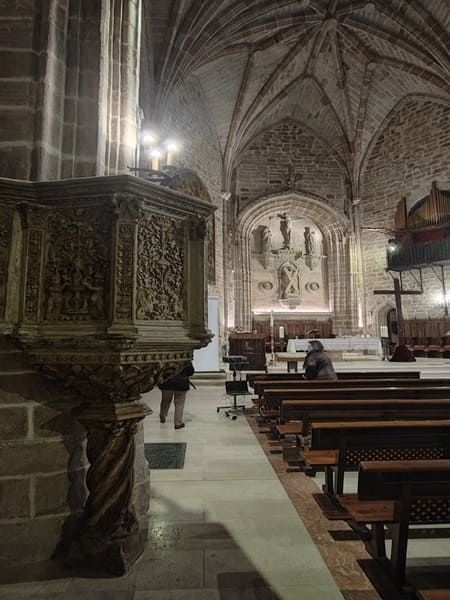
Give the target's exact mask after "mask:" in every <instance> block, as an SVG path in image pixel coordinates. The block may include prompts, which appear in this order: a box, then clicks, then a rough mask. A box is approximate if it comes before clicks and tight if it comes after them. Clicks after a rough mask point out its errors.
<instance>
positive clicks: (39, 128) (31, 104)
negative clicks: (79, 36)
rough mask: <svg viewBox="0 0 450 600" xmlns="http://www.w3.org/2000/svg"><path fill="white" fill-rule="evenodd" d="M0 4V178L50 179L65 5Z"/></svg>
mask: <svg viewBox="0 0 450 600" xmlns="http://www.w3.org/2000/svg"><path fill="white" fill-rule="evenodd" d="M39 4H40V5H41V8H40V12H39V14H38V15H37V14H36V13H35V11H36V3H35V2H31V1H27V2H9V1H8V0H1V1H0V34H1V38H2V49H1V50H0V105H1V107H2V120H1V126H0V175H1V176H3V177H11V178H15V179H44V178H45V179H55V178H57V177H58V176H59V168H60V156H59V152H60V139H61V129H62V114H63V100H64V82H65V75H66V69H65V57H66V49H65V27H66V22H67V14H68V5H69V0H62V1H61V2H60V1H58V2H57V1H56V0H48V1H46V2H41V3H39Z"/></svg>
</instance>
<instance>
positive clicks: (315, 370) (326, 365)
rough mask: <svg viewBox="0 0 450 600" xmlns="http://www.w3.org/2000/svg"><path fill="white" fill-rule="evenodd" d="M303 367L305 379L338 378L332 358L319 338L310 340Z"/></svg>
mask: <svg viewBox="0 0 450 600" xmlns="http://www.w3.org/2000/svg"><path fill="white" fill-rule="evenodd" d="M303 368H304V369H305V379H337V375H336V371H335V370H334V367H333V363H332V362H331V358H330V357H329V356H328V354H327V353H326V352H325V348H324V347H323V344H322V342H319V340H309V342H308V353H307V355H306V357H305V362H304V363H303Z"/></svg>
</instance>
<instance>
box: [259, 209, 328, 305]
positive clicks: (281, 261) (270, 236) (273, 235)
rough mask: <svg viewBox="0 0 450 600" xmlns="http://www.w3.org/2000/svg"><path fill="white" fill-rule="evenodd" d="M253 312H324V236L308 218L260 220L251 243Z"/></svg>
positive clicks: (286, 216)
mask: <svg viewBox="0 0 450 600" xmlns="http://www.w3.org/2000/svg"><path fill="white" fill-rule="evenodd" d="M250 250H251V280H252V310H262V311H264V310H272V309H277V308H278V309H280V308H286V309H288V310H298V311H304V312H306V311H308V312H309V311H324V312H325V311H327V310H328V291H327V267H326V256H325V255H324V253H323V235H322V232H321V231H320V229H319V227H318V226H317V224H316V223H314V222H313V221H311V220H310V219H307V218H304V217H300V216H297V215H291V214H288V213H286V212H285V213H281V214H274V215H272V216H269V217H266V218H265V219H263V220H261V221H260V222H259V223H258V224H257V225H256V226H255V227H254V229H253V231H252V236H251V240H250Z"/></svg>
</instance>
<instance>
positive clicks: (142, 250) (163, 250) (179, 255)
mask: <svg viewBox="0 0 450 600" xmlns="http://www.w3.org/2000/svg"><path fill="white" fill-rule="evenodd" d="M185 255H186V250H185V240H184V226H183V224H182V223H179V222H177V221H176V220H175V219H171V218H169V217H164V216H160V215H155V214H144V215H143V217H142V218H141V220H140V222H139V229H138V267H137V293H136V317H137V319H141V320H170V321H178V320H182V319H183V317H184V265H185Z"/></svg>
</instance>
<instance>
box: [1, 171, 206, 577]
mask: <svg viewBox="0 0 450 600" xmlns="http://www.w3.org/2000/svg"><path fill="white" fill-rule="evenodd" d="M212 210H213V206H212V205H211V204H209V203H207V202H205V201H202V200H198V199H196V198H193V197H189V196H187V195H185V194H182V193H179V192H175V191H172V190H168V189H165V188H163V187H160V186H158V185H154V184H151V183H148V182H146V181H144V180H141V179H138V178H135V177H129V176H125V175H124V176H116V177H103V178H92V179H91V178H85V179H78V180H65V181H56V182H48V183H46V182H41V183H25V182H18V181H13V180H5V179H4V180H0V274H1V276H0V354H1V357H2V358H3V360H2V367H1V370H0V421H1V422H2V425H1V426H0V433H1V435H0V439H1V442H2V446H3V448H4V450H5V453H4V454H3V459H2V461H1V463H0V487H2V489H4V490H5V492H4V496H3V497H4V498H6V500H4V501H3V502H4V504H5V506H6V517H7V520H4V519H0V538H1V539H2V540H3V542H0V545H1V544H3V545H4V548H3V547H1V548H0V550H2V551H3V556H5V557H6V558H9V559H10V560H11V561H13V562H14V561H16V562H17V561H19V560H22V561H23V562H30V561H36V560H44V559H46V558H50V556H51V555H53V554H55V553H58V552H60V553H61V554H63V555H65V556H66V558H68V559H69V560H73V561H75V562H76V561H77V560H79V561H81V562H82V561H86V560H87V561H89V562H90V563H91V564H95V565H96V566H97V567H99V566H100V567H101V566H104V567H105V568H106V569H108V570H109V571H111V572H113V573H116V574H121V573H123V572H126V571H127V569H128V568H129V567H130V566H131V565H132V564H133V562H134V561H135V559H136V558H137V557H138V556H139V554H140V553H142V550H143V546H144V542H145V539H146V513H147V511H148V499H149V483H148V469H147V468H146V465H145V460H144V456H143V434H142V420H143V418H144V416H145V406H143V405H142V404H141V403H140V398H141V395H142V393H144V392H147V391H149V390H150V389H151V388H152V387H154V386H155V385H157V384H158V383H159V382H162V381H163V380H165V379H166V378H168V377H169V376H170V375H172V374H174V373H175V372H177V371H179V370H181V369H182V367H183V365H184V364H185V363H186V362H187V361H189V360H190V359H191V358H192V352H193V350H194V349H197V348H201V347H203V346H205V345H206V344H207V343H208V342H209V340H210V338H211V334H210V333H209V332H208V331H207V330H206V328H205V318H206V315H205V311H206V303H205V302H206V280H205V265H206V260H205V235H206V230H207V227H206V223H207V219H208V217H209V215H210V214H211V212H212ZM18 374H20V376H18ZM9 456H10V457H11V459H13V458H14V457H15V459H14V460H11V461H8V457H9ZM24 494H25V497H26V499H25V500H23V495H24ZM19 496H20V500H19ZM32 537H34V539H35V543H34V544H33V542H32V541H31V538H32ZM16 546H17V547H16ZM5 552H6V554H5ZM0 554H1V552H0ZM19 555H20V556H19Z"/></svg>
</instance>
